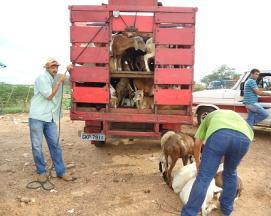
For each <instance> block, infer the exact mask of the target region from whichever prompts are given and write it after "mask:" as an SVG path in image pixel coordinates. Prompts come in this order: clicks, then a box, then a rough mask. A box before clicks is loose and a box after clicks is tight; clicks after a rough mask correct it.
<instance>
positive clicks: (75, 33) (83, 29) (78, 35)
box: [71, 26, 109, 43]
mask: <svg viewBox="0 0 271 216" xmlns="http://www.w3.org/2000/svg"><path fill="white" fill-rule="evenodd" d="M101 28H102V29H101ZM97 32H99V33H98V34H97ZM96 34H97V35H96ZM95 35H96V36H95ZM94 36H95V37H94ZM93 37H94V38H93ZM90 40H91V42H99V43H108V41H109V32H108V27H107V26H103V27H92V26H71V42H72V43H88V42H89V41H90Z"/></svg>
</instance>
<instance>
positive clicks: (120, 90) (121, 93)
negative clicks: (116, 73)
mask: <svg viewBox="0 0 271 216" xmlns="http://www.w3.org/2000/svg"><path fill="white" fill-rule="evenodd" d="M116 95H117V98H118V100H117V105H118V106H122V105H123V103H124V98H126V97H128V98H129V99H130V100H132V97H133V89H132V87H131V85H130V81H129V79H128V78H121V79H120V81H119V82H118V83H117V86H116Z"/></svg>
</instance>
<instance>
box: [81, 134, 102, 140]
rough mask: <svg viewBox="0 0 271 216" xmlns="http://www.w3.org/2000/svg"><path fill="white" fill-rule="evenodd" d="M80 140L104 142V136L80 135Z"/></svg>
mask: <svg viewBox="0 0 271 216" xmlns="http://www.w3.org/2000/svg"><path fill="white" fill-rule="evenodd" d="M81 139H82V140H90V141H105V135H104V134H89V133H84V132H82V133H81Z"/></svg>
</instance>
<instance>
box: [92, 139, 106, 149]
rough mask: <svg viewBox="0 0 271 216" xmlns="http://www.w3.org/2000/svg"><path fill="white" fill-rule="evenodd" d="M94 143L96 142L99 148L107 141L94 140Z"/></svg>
mask: <svg viewBox="0 0 271 216" xmlns="http://www.w3.org/2000/svg"><path fill="white" fill-rule="evenodd" d="M92 144H94V145H95V147H97V148H101V147H104V146H105V141H92Z"/></svg>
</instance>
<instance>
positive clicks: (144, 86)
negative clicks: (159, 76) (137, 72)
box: [133, 79, 154, 96]
mask: <svg viewBox="0 0 271 216" xmlns="http://www.w3.org/2000/svg"><path fill="white" fill-rule="evenodd" d="M133 84H134V89H135V91H137V90H143V92H144V96H153V94H154V82H153V79H134V80H133Z"/></svg>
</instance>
